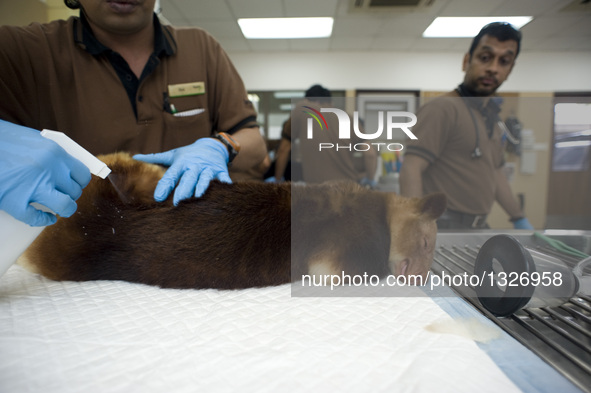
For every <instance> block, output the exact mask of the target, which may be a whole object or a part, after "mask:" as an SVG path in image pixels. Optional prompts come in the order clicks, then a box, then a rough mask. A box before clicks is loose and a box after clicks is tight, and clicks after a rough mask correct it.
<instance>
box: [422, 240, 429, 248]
mask: <svg viewBox="0 0 591 393" xmlns="http://www.w3.org/2000/svg"><path fill="white" fill-rule="evenodd" d="M423 247H424V248H428V247H429V242H427V238H424V239H423Z"/></svg>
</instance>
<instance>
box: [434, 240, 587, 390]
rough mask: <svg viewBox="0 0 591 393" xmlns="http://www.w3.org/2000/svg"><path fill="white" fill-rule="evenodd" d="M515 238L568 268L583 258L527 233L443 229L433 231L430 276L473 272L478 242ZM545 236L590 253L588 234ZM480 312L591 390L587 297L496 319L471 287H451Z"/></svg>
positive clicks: (583, 387)
mask: <svg viewBox="0 0 591 393" xmlns="http://www.w3.org/2000/svg"><path fill="white" fill-rule="evenodd" d="M501 233H504V234H509V235H511V236H514V237H515V238H516V239H517V240H518V241H519V242H521V244H523V245H524V246H527V247H530V248H533V249H536V250H538V251H540V252H543V253H546V254H548V255H552V256H554V257H557V258H559V259H561V260H562V261H563V262H564V263H565V264H567V265H568V266H570V267H571V268H572V267H574V266H575V265H576V263H577V262H578V261H580V260H581V259H582V258H580V257H574V256H571V255H567V254H565V253H563V252H561V251H558V250H556V249H554V248H552V247H550V246H548V245H547V244H546V243H544V242H542V241H540V239H537V238H535V237H534V236H533V232H528V231H503V232H496V231H470V232H445V231H441V232H440V233H439V234H438V235H437V250H436V253H435V259H434V263H433V268H432V271H433V273H434V274H437V275H442V274H444V273H447V274H448V275H451V276H454V275H462V274H464V273H468V274H471V273H472V272H473V271H474V262H475V259H476V256H477V255H478V250H479V249H480V246H481V245H482V244H483V243H484V242H485V241H486V240H488V239H489V238H490V237H492V236H494V235H498V234H501ZM542 234H543V235H545V236H548V237H550V238H551V239H554V240H560V241H562V242H563V243H565V244H567V245H568V246H571V247H573V248H576V249H577V250H579V251H582V252H584V253H586V254H590V255H591V232H589V231H566V230H554V231H551V230H548V231H545V232H542ZM452 288H453V289H454V290H455V291H456V292H457V293H458V294H459V295H460V296H462V297H463V298H465V299H466V300H467V301H468V302H470V303H471V304H472V305H473V306H474V307H475V308H477V309H478V310H479V311H480V312H481V313H482V314H484V315H485V316H487V317H488V318H490V319H491V320H492V321H493V322H495V323H496V324H497V325H498V326H500V327H501V328H502V329H503V330H505V331H506V332H507V333H509V334H510V335H511V336H513V337H514V338H515V339H516V340H517V341H519V342H520V343H522V344H523V345H525V346H526V347H527V348H529V349H530V350H531V351H533V352H534V353H536V354H537V355H538V356H539V357H540V358H541V359H543V360H544V361H546V362H547V363H548V364H550V365H551V366H552V367H554V368H555V369H556V370H558V371H559V372H560V373H561V374H563V375H564V376H565V377H566V378H568V379H569V380H570V381H572V382H573V383H574V384H575V385H576V386H577V387H578V388H580V389H581V390H583V391H585V392H591V298H590V297H588V296H575V297H573V298H571V299H570V301H569V302H567V303H565V304H563V305H562V306H559V307H543V308H531V309H523V310H521V311H518V312H516V313H515V314H513V315H511V316H510V317H502V318H500V317H496V316H494V315H492V314H491V313H490V312H488V311H487V310H486V309H485V308H484V307H482V305H481V304H480V302H479V300H478V298H477V297H476V293H475V291H474V289H473V288H472V287H470V286H461V287H452Z"/></svg>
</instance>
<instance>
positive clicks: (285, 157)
mask: <svg viewBox="0 0 591 393" xmlns="http://www.w3.org/2000/svg"><path fill="white" fill-rule="evenodd" d="M290 155H291V142H290V141H288V140H287V139H285V138H283V139H281V141H280V142H279V147H278V148H277V158H276V159H275V179H276V180H277V181H281V179H282V178H284V177H285V168H287V163H288V162H289V159H290Z"/></svg>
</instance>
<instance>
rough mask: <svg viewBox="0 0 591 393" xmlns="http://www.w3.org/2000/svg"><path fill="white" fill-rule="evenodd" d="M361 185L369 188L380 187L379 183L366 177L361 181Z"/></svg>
mask: <svg viewBox="0 0 591 393" xmlns="http://www.w3.org/2000/svg"><path fill="white" fill-rule="evenodd" d="M359 184H361V185H362V186H364V187H369V188H376V186H377V185H378V183H377V182H376V181H375V180H370V179H368V178H367V177H364V178H363V179H361V180H359Z"/></svg>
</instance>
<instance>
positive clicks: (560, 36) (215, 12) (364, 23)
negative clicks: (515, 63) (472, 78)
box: [160, 0, 591, 52]
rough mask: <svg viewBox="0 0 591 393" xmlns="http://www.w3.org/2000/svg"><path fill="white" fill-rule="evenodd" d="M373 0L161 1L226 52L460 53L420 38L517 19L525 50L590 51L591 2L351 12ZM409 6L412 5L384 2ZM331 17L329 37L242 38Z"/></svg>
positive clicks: (440, 3) (457, 43)
mask: <svg viewBox="0 0 591 393" xmlns="http://www.w3.org/2000/svg"><path fill="white" fill-rule="evenodd" d="M364 1H365V2H368V3H369V2H371V1H374V2H375V1H376V0H161V1H160V6H161V10H162V15H163V16H164V18H166V19H167V20H168V21H169V22H170V23H171V24H173V25H177V26H198V27H201V28H203V29H205V30H207V31H208V32H210V33H211V34H212V35H213V36H214V37H216V38H217V39H218V40H219V41H220V43H221V44H222V46H223V47H224V48H225V49H226V51H228V52H297V51H306V52H327V51H330V52H344V51H354V52H364V51H368V52H371V51H377V52H383V51H415V52H421V51H441V52H458V51H465V50H466V49H467V47H468V46H469V43H470V39H468V38H423V37H422V33H423V31H424V30H425V29H426V28H427V26H429V24H430V23H431V22H432V21H433V19H434V18H435V17H437V16H499V17H502V16H522V15H531V16H533V17H534V20H533V21H532V22H530V23H529V24H527V25H526V26H524V27H523V29H522V31H523V35H524V38H523V43H522V48H523V49H522V50H523V51H524V52H525V51H532V52H547V51H551V52H557V51H591V0H574V1H573V0H415V2H418V5H417V6H413V7H410V8H407V9H405V10H400V9H399V7H398V9H397V10H393V9H396V8H393V7H372V8H361V9H359V8H356V7H355V6H354V3H355V2H358V3H359V2H360V3H363V2H364ZM382 1H385V2H391V1H407V2H413V1H412V0H382ZM303 16H332V17H334V18H335V23H334V28H333V33H332V36H331V37H330V38H320V39H299V40H283V39H281V40H247V39H246V38H244V36H243V35H242V33H241V31H240V28H239V27H238V23H237V22H236V21H237V19H238V18H249V17H250V18H251V17H303Z"/></svg>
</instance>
